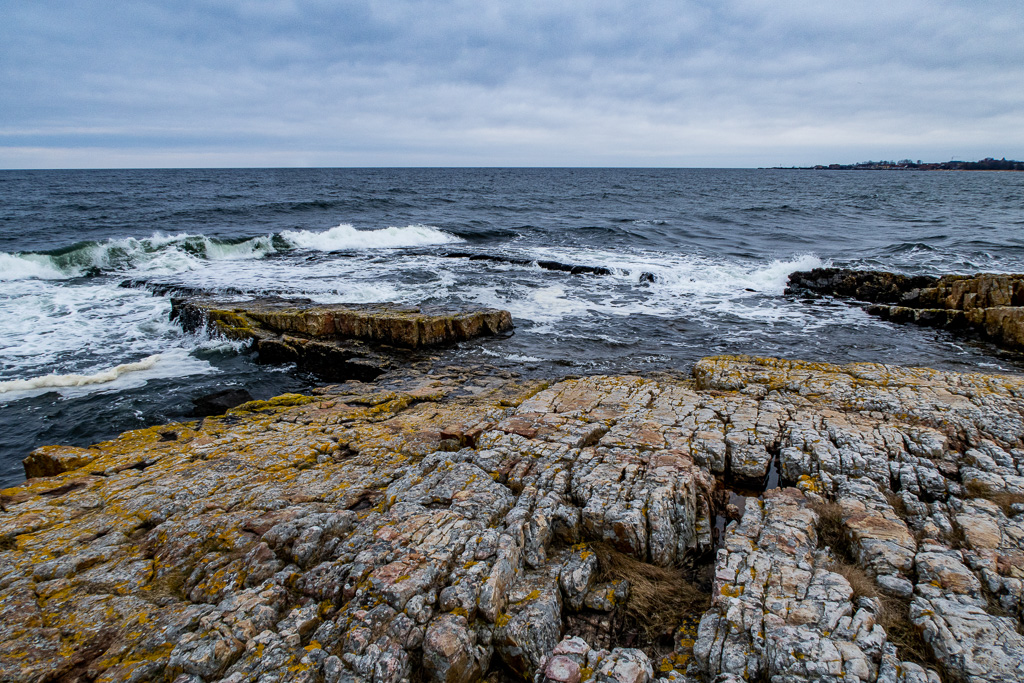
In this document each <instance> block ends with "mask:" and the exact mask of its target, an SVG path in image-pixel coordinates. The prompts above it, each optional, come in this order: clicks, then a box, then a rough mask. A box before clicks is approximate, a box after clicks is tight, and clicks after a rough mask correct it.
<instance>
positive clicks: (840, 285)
mask: <svg viewBox="0 0 1024 683" xmlns="http://www.w3.org/2000/svg"><path fill="white" fill-rule="evenodd" d="M786 293H787V294H798V295H800V294H803V295H808V294H809V295H814V296H820V295H827V296H838V297H843V298H850V299H856V300H858V301H864V302H868V303H871V304H874V305H871V306H867V307H866V310H867V311H868V312H869V313H871V314H873V315H877V316H879V317H881V318H884V319H885V320H892V321H893V322H900V323H916V324H919V325H928V326H931V327H944V328H947V329H952V330H966V329H969V330H972V331H974V332H975V333H977V334H979V335H980V336H981V337H983V338H985V339H988V340H990V341H992V342H994V343H995V344H997V345H999V346H1002V347H1004V348H1007V349H1012V350H1017V351H1020V350H1024V275H1002V274H992V273H979V274H977V275H945V276H943V277H941V278H934V277H928V276H923V275H918V276H913V277H910V276H906V275H899V274H896V273H886V272H880V271H868V270H848V269H841V268H816V269H814V270H811V271H806V272H797V273H793V274H792V275H790V277H789V286H788V287H787V288H786Z"/></svg>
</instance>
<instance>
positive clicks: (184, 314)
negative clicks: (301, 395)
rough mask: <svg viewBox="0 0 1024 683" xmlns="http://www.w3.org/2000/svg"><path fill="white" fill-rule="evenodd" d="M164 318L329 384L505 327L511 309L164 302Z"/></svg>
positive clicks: (278, 301) (266, 300)
mask: <svg viewBox="0 0 1024 683" xmlns="http://www.w3.org/2000/svg"><path fill="white" fill-rule="evenodd" d="M171 318H172V319H174V320H178V321H179V322H180V323H181V325H182V327H184V328H185V330H187V331H191V330H196V329H201V328H209V329H210V330H211V331H212V332H213V333H215V334H220V335H222V336H224V337H227V338H228V339H235V340H242V341H251V342H252V344H253V347H254V349H255V350H256V351H257V353H258V354H259V359H260V361H261V362H264V363H296V364H297V365H298V366H299V367H301V368H303V369H305V370H308V371H310V372H312V373H314V374H316V375H318V376H320V377H322V378H324V379H327V380H333V381H343V380H348V379H359V380H367V379H373V378H374V377H377V376H378V375H380V374H381V373H382V372H385V371H386V370H389V369H391V368H393V367H394V366H395V364H396V361H399V360H402V359H404V358H407V357H408V350H416V349H423V348H428V347H434V346H442V345H448V344H454V343H456V342H461V341H467V340H470V339H474V338H476V337H481V336H488V335H495V334H501V333H504V332H509V331H511V330H512V316H511V314H510V313H509V312H508V311H501V310H497V309H491V308H486V309H475V310H453V309H450V308H436V307H429V306H402V305H399V304H315V303H313V302H312V301H309V300H307V299H278V298H273V297H268V298H261V299H253V300H250V301H242V302H238V301H231V300H221V299H210V298H188V299H172V300H171ZM396 350H397V352H396Z"/></svg>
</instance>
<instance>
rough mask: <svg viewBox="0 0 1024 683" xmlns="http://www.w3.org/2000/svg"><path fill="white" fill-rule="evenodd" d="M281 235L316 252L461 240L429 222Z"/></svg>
mask: <svg viewBox="0 0 1024 683" xmlns="http://www.w3.org/2000/svg"><path fill="white" fill-rule="evenodd" d="M281 237H283V238H284V239H285V240H286V241H287V242H288V243H289V244H291V245H292V246H294V247H298V248H299V249H313V250H316V251H341V250H349V249H393V248H399V247H426V246H433V245H440V244H453V243H456V242H462V241H463V240H462V238H460V237H456V236H455V235H452V234H451V233H447V232H445V231H443V230H439V229H438V228H435V227H433V226H430V225H408V226H406V227H404V228H396V227H390V228H381V229H380V230H357V229H356V228H354V227H353V226H351V225H349V224H347V223H342V224H341V225H338V226H335V227H333V228H331V229H330V230H325V231H323V232H311V231H309V230H285V231H284V232H282V233H281Z"/></svg>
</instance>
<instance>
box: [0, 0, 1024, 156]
mask: <svg viewBox="0 0 1024 683" xmlns="http://www.w3.org/2000/svg"><path fill="white" fill-rule="evenodd" d="M985 156H995V157H1003V156H1005V157H1007V158H1017V159H1022V158H1024V2H1022V1H1021V0H1005V1H1004V0H984V1H978V2H966V1H964V0H959V1H956V2H953V1H950V0H884V1H875V0H863V1H860V2H847V3H830V2H821V0H774V1H773V2H767V1H763V0H762V1H760V2H755V1H754V0H707V1H695V0H651V1H650V2H640V3H636V2H625V1H621V2H620V1H618V0H582V1H578V0H563V1H562V2H553V1H552V0H515V1H512V0H505V1H504V2H497V1H495V0H431V1H429V2H428V1H427V0H387V1H386V2H384V1H378V2H370V1H367V0H347V1H342V2H338V1H336V0H165V1H164V2H153V1H146V0H130V1H120V0H97V1H95V2H75V1H74V0H66V1H62V2H56V1H51V0H32V1H30V2H28V1H25V0H0V168H63V167H69V168H71V167H138V166H143V167H145V166H150V167H152V166H160V167H163V166H727V167H728V166H764V165H792V164H813V163H828V162H833V161H839V162H853V161H860V160H865V159H883V158H884V159H891V158H904V157H909V158H913V159H925V160H948V159H950V158H954V157H955V158H957V159H978V158H982V157H985Z"/></svg>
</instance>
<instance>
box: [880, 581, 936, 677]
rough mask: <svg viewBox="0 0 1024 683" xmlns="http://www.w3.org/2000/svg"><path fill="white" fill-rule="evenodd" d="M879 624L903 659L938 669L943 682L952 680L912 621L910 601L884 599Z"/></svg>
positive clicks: (889, 597)
mask: <svg viewBox="0 0 1024 683" xmlns="http://www.w3.org/2000/svg"><path fill="white" fill-rule="evenodd" d="M878 623H880V624H881V625H882V628H884V629H885V633H886V635H887V636H888V637H889V642H890V643H892V644H893V645H895V646H896V648H897V651H898V652H897V654H898V656H899V657H900V658H901V659H904V660H907V661H911V662H914V663H915V664H920V665H921V666H923V667H928V668H932V669H937V670H938V671H939V673H940V674H943V676H942V680H944V681H946V680H951V679H950V678H949V677H948V675H947V672H946V670H945V667H943V666H942V665H941V664H940V663H939V662H938V660H936V659H935V654H934V653H933V652H932V649H931V648H930V647H929V646H928V644H927V643H926V642H924V637H923V636H922V635H921V631H920V630H918V628H917V627H916V626H914V624H913V623H912V622H911V621H910V601H909V600H903V599H901V598H894V597H891V596H884V597H882V612H881V614H879V615H878Z"/></svg>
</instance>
